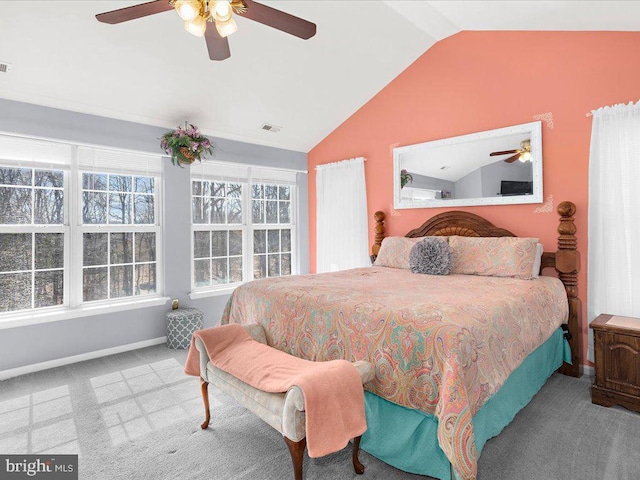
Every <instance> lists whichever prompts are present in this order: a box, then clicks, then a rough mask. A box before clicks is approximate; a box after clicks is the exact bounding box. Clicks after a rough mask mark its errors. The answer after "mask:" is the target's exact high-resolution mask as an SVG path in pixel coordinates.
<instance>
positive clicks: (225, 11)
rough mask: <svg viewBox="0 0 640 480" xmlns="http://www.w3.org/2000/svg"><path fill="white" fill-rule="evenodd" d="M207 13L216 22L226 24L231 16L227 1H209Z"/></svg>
mask: <svg viewBox="0 0 640 480" xmlns="http://www.w3.org/2000/svg"><path fill="white" fill-rule="evenodd" d="M209 12H210V13H211V17H212V18H213V19H214V20H215V21H216V22H228V21H229V20H230V19H231V15H232V14H233V10H232V9H231V2H229V0H211V2H209Z"/></svg>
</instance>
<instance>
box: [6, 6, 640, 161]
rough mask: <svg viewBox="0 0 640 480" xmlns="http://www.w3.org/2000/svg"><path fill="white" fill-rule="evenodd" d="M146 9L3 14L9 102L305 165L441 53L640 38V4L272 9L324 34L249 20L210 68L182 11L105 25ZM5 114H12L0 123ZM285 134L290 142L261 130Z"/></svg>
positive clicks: (11, 9) (22, 9)
mask: <svg viewBox="0 0 640 480" xmlns="http://www.w3.org/2000/svg"><path fill="white" fill-rule="evenodd" d="M142 1H144V0H141V1H140V2H135V1H6V0H5V1H1V2H0V62H9V63H11V64H12V69H11V71H10V72H9V73H0V97H1V98H7V99H12V100H19V101H24V102H29V103H36V104H40V105H46V106H51V107H57V108H63V109H67V110H73V111H78V112H83V113H91V114H96V115H102V116H107V117H112V118H118V119H123V120H129V121H134V122H141V123H147V124H151V125H157V126H162V127H167V128H171V127H174V126H175V125H177V124H179V123H182V122H183V121H185V120H188V121H190V122H191V123H195V124H197V125H199V126H200V128H201V129H202V130H203V131H204V132H205V133H207V134H210V135H213V136H218V137H223V138H229V139H235V140H242V141H247V142H252V143H257V144H264V145H272V146H277V147H281V148H286V149H290V150H296V151H302V152H307V151H309V150H310V149H311V148H313V146H315V145H316V144H317V143H318V142H319V141H320V140H322V139H323V138H324V137H325V136H326V135H328V134H329V133H330V132H331V131H332V130H333V129H335V128H336V127H337V126H338V125H340V123H342V122H343V121H344V120H346V119H347V118H348V117H349V116H350V115H351V114H353V113H354V112H355V111H356V110H357V109H358V108H360V107H361V106H362V105H363V104H365V103H366V102H367V101H368V100H370V99H371V98H372V97H373V96H374V95H375V94H376V93H377V92H378V91H380V90H381V89H382V88H383V87H384V86H385V85H386V84H388V83H389V82H390V81H391V80H392V79H393V78H394V77H396V76H397V75H398V74H399V73H400V72H402V70H404V69H405V68H406V67H408V66H409V65H410V64H411V63H412V62H413V61H415V60H416V59H417V58H418V57H419V56H420V55H421V54H423V53H424V52H425V51H426V50H427V49H429V48H430V47H431V46H432V45H433V44H434V43H436V42H437V41H439V40H441V39H443V38H446V37H448V36H450V35H453V34H455V33H457V32H459V31H461V30H632V31H636V30H640V2H625V1H621V2H616V1H599V2H584V1H559V2H556V1H455V2H445V1H417V0H412V1H394V0H389V1H384V2H383V1H365V0H354V1H349V0H342V1H330V0H317V1H309V0H307V1H294V0H290V1H270V2H263V3H267V4H268V5H270V6H272V7H274V8H278V9H280V10H284V11H286V12H288V13H291V14H293V15H296V16H299V17H302V18H305V19H307V20H310V21H312V22H314V23H316V24H317V27H318V28H317V35H316V36H315V37H313V38H311V39H310V40H301V39H299V38H296V37H292V36H290V35H287V34H285V33H282V32H280V31H278V30H274V29H272V28H269V27H266V26H264V25H261V24H258V23H255V22H252V21H250V20H247V19H244V18H238V20H237V23H238V31H237V32H236V33H234V34H233V35H231V36H230V37H229V43H230V47H231V58H230V59H228V60H225V61H222V62H213V61H211V60H209V58H208V55H207V50H206V47H205V44H204V40H203V39H200V38H196V37H194V36H192V35H190V34H188V33H187V32H185V30H184V29H183V28H182V21H181V20H180V18H179V17H178V15H176V13H175V12H171V11H169V12H165V13H161V14H157V15H153V16H150V17H146V18H142V19H138V20H135V21H131V22H127V23H123V24H119V25H106V24H101V23H99V22H97V21H96V19H95V14H97V13H100V12H104V11H108V10H113V9H116V8H122V7H126V6H129V5H135V4H137V3H142ZM0 115H2V112H0ZM264 123H271V124H274V125H277V126H281V127H282V130H281V131H280V132H278V133H272V132H267V131H264V130H262V129H261V126H262V125H263V124H264Z"/></svg>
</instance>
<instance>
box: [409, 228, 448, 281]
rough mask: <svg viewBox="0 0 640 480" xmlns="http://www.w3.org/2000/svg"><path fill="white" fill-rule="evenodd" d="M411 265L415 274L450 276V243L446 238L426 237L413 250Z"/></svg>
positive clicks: (410, 258)
mask: <svg viewBox="0 0 640 480" xmlns="http://www.w3.org/2000/svg"><path fill="white" fill-rule="evenodd" d="M409 265H410V267H411V271H412V272H413V273H424V274H427V275H449V271H450V270H451V249H450V248H449V242H448V241H447V239H446V238H440V237H425V238H424V240H422V241H420V242H418V243H416V244H415V245H414V246H413V248H412V249H411V253H410V254H409Z"/></svg>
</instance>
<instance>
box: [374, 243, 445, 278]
mask: <svg viewBox="0 0 640 480" xmlns="http://www.w3.org/2000/svg"><path fill="white" fill-rule="evenodd" d="M425 238H426V237H418V238H407V237H385V238H384V239H383V240H382V245H381V246H380V251H379V252H378V258H376V261H375V263H374V264H373V265H374V266H376V267H391V268H406V269H407V270H408V269H410V268H411V266H410V265H409V254H410V253H411V249H412V248H413V246H414V245H415V244H416V243H418V242H419V241H420V240H424V239H425ZM441 238H444V239H446V238H447V237H441Z"/></svg>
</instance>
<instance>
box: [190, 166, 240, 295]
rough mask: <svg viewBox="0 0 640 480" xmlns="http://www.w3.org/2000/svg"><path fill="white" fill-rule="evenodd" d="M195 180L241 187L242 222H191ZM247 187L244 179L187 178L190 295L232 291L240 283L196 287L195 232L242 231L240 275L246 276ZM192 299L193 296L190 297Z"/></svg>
mask: <svg viewBox="0 0 640 480" xmlns="http://www.w3.org/2000/svg"><path fill="white" fill-rule="evenodd" d="M194 181H196V182H198V181H205V182H215V181H218V182H225V183H237V184H240V185H241V187H242V197H241V200H242V202H241V203H242V222H241V223H194V222H193V182H194ZM248 189H249V185H248V182H246V181H241V180H238V181H235V180H220V179H215V178H211V177H209V178H207V177H204V178H194V177H193V176H192V177H191V178H190V179H189V192H190V193H189V199H190V201H191V202H190V203H191V204H190V207H191V209H190V213H191V240H190V242H189V248H190V254H189V257H190V259H191V270H190V271H191V292H192V295H194V294H196V293H199V292H200V293H201V292H228V291H233V290H234V289H235V288H236V287H237V286H238V285H242V283H244V281H242V282H233V283H231V282H229V283H220V284H216V285H207V286H204V287H196V285H195V255H194V247H195V245H194V237H195V232H221V231H223V232H226V231H231V230H240V231H242V277H243V278H247V262H246V260H247V259H246V256H247V237H248V236H249V231H248V229H247V202H246V197H247V191H248ZM191 298H192V299H193V298H194V297H191Z"/></svg>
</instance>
